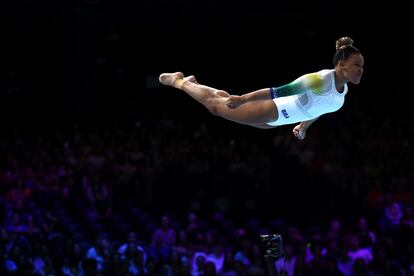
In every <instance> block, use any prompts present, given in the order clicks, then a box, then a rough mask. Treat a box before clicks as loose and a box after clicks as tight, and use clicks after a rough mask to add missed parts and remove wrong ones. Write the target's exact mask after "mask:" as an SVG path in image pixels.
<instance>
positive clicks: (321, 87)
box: [267, 69, 348, 126]
mask: <svg viewBox="0 0 414 276" xmlns="http://www.w3.org/2000/svg"><path fill="white" fill-rule="evenodd" d="M347 92H348V86H347V84H346V83H345V85H344V91H343V92H342V93H339V92H338V91H337V90H336V87H335V74H334V70H333V69H324V70H321V71H319V72H315V73H310V74H306V75H303V76H301V77H299V78H297V79H296V80H294V81H293V82H291V83H289V84H286V85H283V86H280V87H272V88H270V93H271V96H272V99H273V101H274V103H275V104H276V106H277V109H278V113H279V114H278V115H279V116H278V119H277V120H276V121H273V122H268V123H267V124H268V125H271V126H280V125H287V124H294V123H298V122H302V121H308V120H311V119H315V118H317V117H319V116H321V115H322V114H325V113H330V112H335V111H337V110H338V109H340V108H341V107H342V105H343V104H344V100H345V95H346V93H347Z"/></svg>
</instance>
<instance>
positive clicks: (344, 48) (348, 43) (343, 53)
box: [333, 36, 361, 65]
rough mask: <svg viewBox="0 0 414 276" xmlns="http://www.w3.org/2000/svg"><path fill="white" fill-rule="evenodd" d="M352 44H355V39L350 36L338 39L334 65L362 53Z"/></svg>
mask: <svg viewBox="0 0 414 276" xmlns="http://www.w3.org/2000/svg"><path fill="white" fill-rule="evenodd" d="M352 44H354V40H352V38H350V37H348V36H344V37H341V38H339V39H338V40H337V41H336V43H335V48H336V53H335V55H334V57H333V64H334V65H337V64H338V63H339V62H340V61H342V60H347V59H348V58H349V57H350V56H351V55H353V54H361V52H360V51H359V50H358V49H357V48H356V47H354V46H353V45H352Z"/></svg>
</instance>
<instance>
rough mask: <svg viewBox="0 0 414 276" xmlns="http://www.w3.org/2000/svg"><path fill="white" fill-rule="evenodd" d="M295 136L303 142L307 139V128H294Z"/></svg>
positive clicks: (298, 126) (300, 125)
mask: <svg viewBox="0 0 414 276" xmlns="http://www.w3.org/2000/svg"><path fill="white" fill-rule="evenodd" d="M293 135H295V137H296V138H298V139H299V140H303V139H305V137H306V128H305V127H303V126H302V124H299V125H297V126H295V127H294V128H293Z"/></svg>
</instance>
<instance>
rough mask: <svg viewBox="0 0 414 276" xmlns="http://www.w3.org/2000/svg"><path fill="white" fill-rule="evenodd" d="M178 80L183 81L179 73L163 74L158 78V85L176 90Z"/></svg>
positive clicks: (182, 76) (181, 74)
mask: <svg viewBox="0 0 414 276" xmlns="http://www.w3.org/2000/svg"><path fill="white" fill-rule="evenodd" d="M178 80H182V81H184V75H183V73H181V72H175V73H163V74H161V75H160V77H159V81H160V83H162V84H164V85H168V86H172V87H175V88H178V85H179V84H178V83H177V81H178Z"/></svg>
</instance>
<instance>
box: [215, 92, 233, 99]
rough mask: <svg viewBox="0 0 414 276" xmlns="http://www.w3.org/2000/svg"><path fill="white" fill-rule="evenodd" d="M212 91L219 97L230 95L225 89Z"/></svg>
mask: <svg viewBox="0 0 414 276" xmlns="http://www.w3.org/2000/svg"><path fill="white" fill-rule="evenodd" d="M214 93H216V95H218V96H220V97H225V98H228V97H230V94H229V93H228V92H227V91H224V90H216V91H214Z"/></svg>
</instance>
